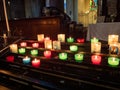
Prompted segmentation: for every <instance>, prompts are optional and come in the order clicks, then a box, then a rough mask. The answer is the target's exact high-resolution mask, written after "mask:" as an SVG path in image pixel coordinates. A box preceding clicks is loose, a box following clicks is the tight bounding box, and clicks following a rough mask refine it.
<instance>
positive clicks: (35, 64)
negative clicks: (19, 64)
mask: <svg viewBox="0 0 120 90" xmlns="http://www.w3.org/2000/svg"><path fill="white" fill-rule="evenodd" d="M32 66H33V67H35V68H38V67H40V60H39V59H36V58H35V59H34V60H32Z"/></svg>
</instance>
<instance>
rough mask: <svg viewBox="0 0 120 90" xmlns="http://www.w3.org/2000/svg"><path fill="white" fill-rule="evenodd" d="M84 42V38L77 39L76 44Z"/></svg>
mask: <svg viewBox="0 0 120 90" xmlns="http://www.w3.org/2000/svg"><path fill="white" fill-rule="evenodd" d="M84 42H85V39H84V38H78V39H77V43H84Z"/></svg>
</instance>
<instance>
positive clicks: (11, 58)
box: [6, 56, 14, 62]
mask: <svg viewBox="0 0 120 90" xmlns="http://www.w3.org/2000/svg"><path fill="white" fill-rule="evenodd" d="M6 60H7V62H14V56H7V57H6Z"/></svg>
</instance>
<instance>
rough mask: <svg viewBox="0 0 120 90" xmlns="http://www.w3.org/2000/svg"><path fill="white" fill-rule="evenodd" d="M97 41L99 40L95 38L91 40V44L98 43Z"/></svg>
mask: <svg viewBox="0 0 120 90" xmlns="http://www.w3.org/2000/svg"><path fill="white" fill-rule="evenodd" d="M98 41H99V40H98V39H97V38H95V37H94V38H92V39H91V43H95V42H98Z"/></svg>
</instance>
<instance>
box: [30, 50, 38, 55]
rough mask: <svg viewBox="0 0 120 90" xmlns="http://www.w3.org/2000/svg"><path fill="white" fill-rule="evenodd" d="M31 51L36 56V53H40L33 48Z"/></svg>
mask: <svg viewBox="0 0 120 90" xmlns="http://www.w3.org/2000/svg"><path fill="white" fill-rule="evenodd" d="M30 53H31V55H33V56H36V55H38V50H36V49H33V50H31V52H30Z"/></svg>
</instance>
